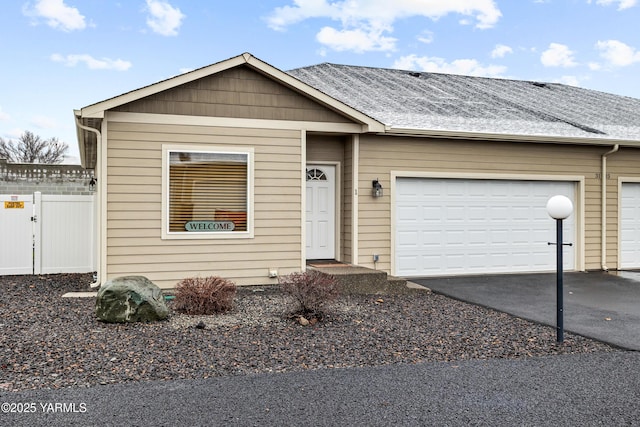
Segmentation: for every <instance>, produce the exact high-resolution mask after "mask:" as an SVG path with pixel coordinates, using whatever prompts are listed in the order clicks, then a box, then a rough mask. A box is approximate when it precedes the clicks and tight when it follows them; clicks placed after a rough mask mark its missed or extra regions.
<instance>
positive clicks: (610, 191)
mask: <svg viewBox="0 0 640 427" xmlns="http://www.w3.org/2000/svg"><path fill="white" fill-rule="evenodd" d="M638 165H640V149H635V148H626V147H622V148H620V151H618V152H617V153H615V154H612V155H611V156H609V157H608V158H607V172H608V176H607V177H606V178H607V266H608V267H609V268H610V269H613V268H618V267H619V264H618V243H619V237H620V236H619V232H620V231H619V224H618V221H619V215H618V209H619V201H620V199H619V196H620V194H619V193H618V191H619V188H618V178H619V177H624V178H640V168H638ZM638 220H639V221H640V218H638Z"/></svg>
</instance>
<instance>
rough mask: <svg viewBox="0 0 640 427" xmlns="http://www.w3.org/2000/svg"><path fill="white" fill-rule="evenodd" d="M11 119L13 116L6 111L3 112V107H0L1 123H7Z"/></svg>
mask: <svg viewBox="0 0 640 427" xmlns="http://www.w3.org/2000/svg"><path fill="white" fill-rule="evenodd" d="M10 118H11V116H10V115H9V114H7V113H5V112H4V111H2V107H0V121H2V122H6V121H8V120H9V119H10Z"/></svg>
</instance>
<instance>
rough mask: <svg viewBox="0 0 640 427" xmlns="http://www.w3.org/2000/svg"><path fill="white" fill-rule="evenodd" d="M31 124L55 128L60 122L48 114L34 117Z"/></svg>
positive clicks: (40, 127)
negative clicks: (47, 115)
mask: <svg viewBox="0 0 640 427" xmlns="http://www.w3.org/2000/svg"><path fill="white" fill-rule="evenodd" d="M31 124H32V125H33V126H35V127H37V128H39V129H55V128H57V127H58V122H57V121H56V120H55V119H52V118H51V117H46V116H35V117H33V118H32V119H31Z"/></svg>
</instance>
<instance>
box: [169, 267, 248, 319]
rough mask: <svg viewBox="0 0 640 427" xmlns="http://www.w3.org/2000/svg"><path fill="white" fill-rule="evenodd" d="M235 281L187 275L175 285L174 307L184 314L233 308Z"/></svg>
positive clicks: (214, 311) (223, 310)
mask: <svg viewBox="0 0 640 427" xmlns="http://www.w3.org/2000/svg"><path fill="white" fill-rule="evenodd" d="M236 291H237V287H236V285H235V283H233V282H232V281H230V280H227V279H223V278H222V277H217V276H211V277H189V278H186V279H183V280H181V281H180V282H179V283H178V284H177V285H176V290H175V293H176V297H175V300H174V304H175V309H176V310H177V311H180V312H182V313H185V314H214V313H222V312H225V311H229V310H231V309H232V308H233V298H234V297H235V295H236Z"/></svg>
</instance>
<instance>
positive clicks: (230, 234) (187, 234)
mask: <svg viewBox="0 0 640 427" xmlns="http://www.w3.org/2000/svg"><path fill="white" fill-rule="evenodd" d="M172 152H183V153H184V152H191V153H211V154H242V155H246V156H247V231H218V232H215V233H211V232H209V233H207V232H203V233H199V232H194V231H180V232H178V231H169V167H170V165H169V161H170V153H172ZM253 201H254V149H253V147H225V146H220V145H175V144H162V220H161V221H162V223H161V229H162V236H161V238H162V240H178V239H180V240H197V239H205V240H220V239H252V238H253V237H254V229H253V228H254V225H253V224H254V207H253Z"/></svg>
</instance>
